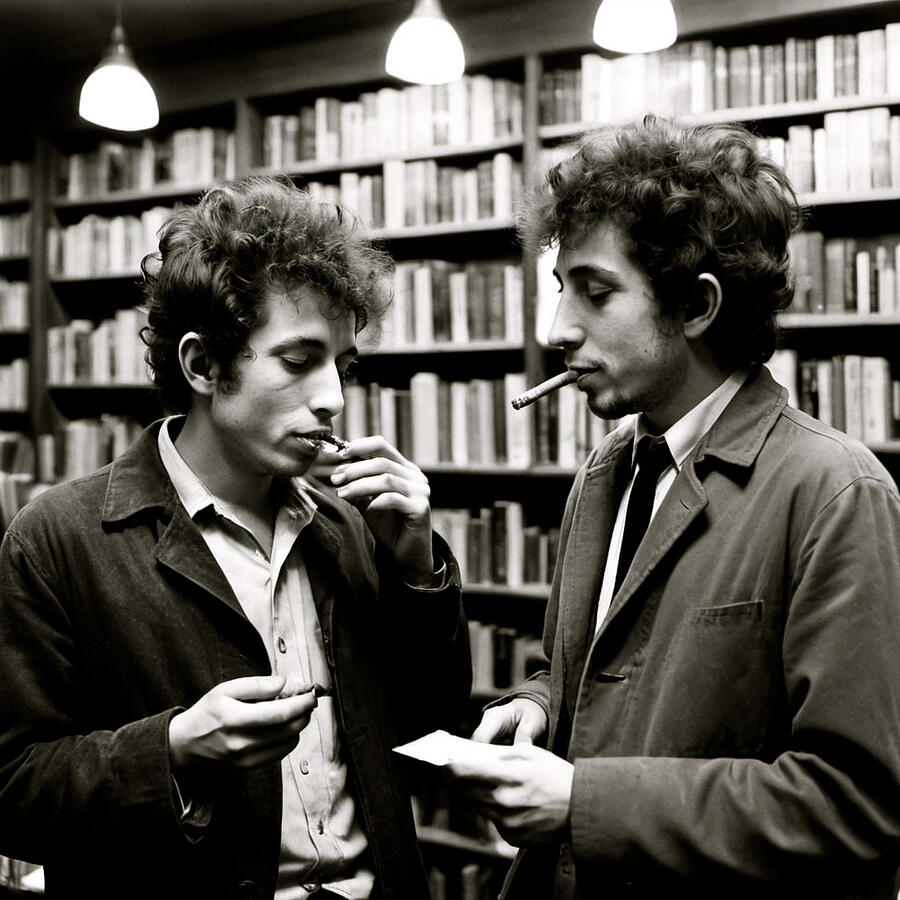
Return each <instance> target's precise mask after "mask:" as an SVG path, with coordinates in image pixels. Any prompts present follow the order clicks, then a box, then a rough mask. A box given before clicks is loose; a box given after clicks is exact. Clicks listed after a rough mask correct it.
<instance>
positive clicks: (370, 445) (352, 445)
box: [343, 434, 418, 469]
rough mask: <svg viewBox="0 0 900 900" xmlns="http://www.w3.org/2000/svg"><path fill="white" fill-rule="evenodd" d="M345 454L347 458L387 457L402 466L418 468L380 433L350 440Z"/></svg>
mask: <svg viewBox="0 0 900 900" xmlns="http://www.w3.org/2000/svg"><path fill="white" fill-rule="evenodd" d="M343 455H344V457H345V458H347V459H349V458H350V457H357V458H360V459H367V458H372V457H376V456H381V457H384V458H386V459H392V460H394V462H398V463H400V464H401V465H402V466H406V467H411V468H414V469H415V468H418V467H417V466H416V465H415V464H414V463H412V462H410V460H408V459H407V458H406V457H405V456H404V455H403V454H402V453H401V452H400V451H399V450H398V449H397V448H396V447H394V446H393V444H389V443H388V442H387V441H386V440H385V439H384V437H382V436H381V435H380V434H374V435H369V436H368V437H361V438H356V440H353V441H349V442H348V445H347V447H346V449H345V450H344V451H343Z"/></svg>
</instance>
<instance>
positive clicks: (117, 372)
mask: <svg viewBox="0 0 900 900" xmlns="http://www.w3.org/2000/svg"><path fill="white" fill-rule="evenodd" d="M146 324H147V313H146V311H145V310H144V309H142V308H140V307H128V308H125V309H118V310H116V312H115V316H114V317H113V318H112V319H103V320H101V321H100V322H99V323H97V324H95V323H94V322H93V321H91V320H90V319H72V320H71V321H70V322H69V323H68V324H66V325H52V326H50V327H49V328H48V329H47V381H48V383H49V384H50V385H52V386H56V385H73V384H90V385H108V384H120V385H143V384H148V383H149V375H148V370H147V365H146V363H145V362H144V350H145V349H146V348H145V346H144V343H143V341H142V340H141V337H140V331H141V329H142V328H143V327H144V325H146Z"/></svg>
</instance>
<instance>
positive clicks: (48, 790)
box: [0, 523, 187, 863]
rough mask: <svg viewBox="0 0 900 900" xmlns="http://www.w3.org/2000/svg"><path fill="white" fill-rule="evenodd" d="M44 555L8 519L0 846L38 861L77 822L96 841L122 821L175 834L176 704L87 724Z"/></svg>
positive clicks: (65, 615)
mask: <svg viewBox="0 0 900 900" xmlns="http://www.w3.org/2000/svg"><path fill="white" fill-rule="evenodd" d="M13 525H15V523H13ZM45 556H46V554H43V555H42V554H40V553H38V552H37V551H36V549H35V547H34V546H32V545H31V543H30V542H29V540H28V538H27V534H26V533H25V532H24V531H23V532H22V533H19V532H17V531H15V530H13V528H12V526H11V530H9V531H8V532H7V533H6V535H5V537H4V539H3V542H2V544H0V646H2V648H3V652H2V653H0V684H2V685H3V688H2V690H0V852H2V853H3V854H4V855H8V856H12V857H15V858H18V859H23V860H27V861H31V862H37V863H43V862H45V860H46V858H48V857H53V856H58V855H59V854H60V853H64V852H65V850H66V848H67V846H68V845H71V844H73V843H77V842H78V841H77V840H76V838H77V839H84V838H85V835H84V834H83V832H84V830H85V829H88V830H92V831H93V832H95V833H94V834H93V837H95V838H98V839H100V840H102V839H103V834H104V833H106V834H108V835H111V834H115V833H116V830H117V829H119V828H122V827H123V826H126V827H127V828H129V829H133V828H135V827H138V828H140V827H141V826H152V828H153V829H154V830H155V831H156V832H157V833H159V834H163V835H165V834H168V835H169V836H170V837H171V839H173V840H175V841H178V842H179V843H181V842H182V841H185V840H187V839H186V838H185V837H184V836H183V835H182V832H181V828H180V826H179V824H178V815H177V812H176V809H175V805H174V797H173V791H172V787H171V774H170V769H169V760H168V744H167V735H168V723H169V719H170V718H171V716H172V715H173V714H174V712H175V711H174V710H171V711H167V712H163V713H160V714H158V715H154V716H151V717H149V718H146V719H142V720H140V721H137V722H134V723H132V724H128V725H126V726H124V727H121V728H119V729H117V730H103V729H102V728H98V729H97V730H92V729H91V727H90V724H89V723H87V722H86V721H85V715H84V710H83V709H82V706H83V705H84V703H83V697H82V688H83V685H81V683H80V681H79V677H80V676H79V665H80V664H79V653H80V652H82V651H81V650H80V649H79V648H78V647H77V646H76V644H75V641H74V639H73V632H74V629H73V623H72V622H71V619H70V615H71V614H70V612H69V610H68V609H67V608H66V605H65V603H64V597H63V594H64V591H62V590H60V588H59V586H58V585H57V584H56V583H55V582H56V579H55V577H54V574H53V572H52V569H51V567H50V565H48V564H46V563H44V562H43V560H44V558H45Z"/></svg>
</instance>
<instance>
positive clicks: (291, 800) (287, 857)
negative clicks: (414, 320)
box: [159, 417, 374, 900]
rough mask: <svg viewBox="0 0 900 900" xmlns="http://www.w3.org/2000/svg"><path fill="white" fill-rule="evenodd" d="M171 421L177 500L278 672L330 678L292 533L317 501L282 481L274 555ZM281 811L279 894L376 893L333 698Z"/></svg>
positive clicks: (326, 701)
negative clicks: (216, 487) (205, 479)
mask: <svg viewBox="0 0 900 900" xmlns="http://www.w3.org/2000/svg"><path fill="white" fill-rule="evenodd" d="M173 418H176V417H171V418H169V419H167V420H166V421H165V423H164V424H163V427H162V428H161V429H160V431H159V452H160V457H161V458H162V462H163V465H164V467H165V469H166V471H167V472H168V474H169V477H170V478H171V479H172V484H173V485H174V487H175V491H176V492H177V494H178V497H179V499H180V500H181V502H182V504H183V505H184V507H185V509H186V510H187V512H188V515H190V516H191V518H192V519H193V521H194V523H195V524H196V525H197V527H198V528H199V530H200V533H201V534H202V535H203V539H204V540H205V541H206V544H207V546H208V547H209V549H210V551H211V552H212V554H213V556H214V557H215V559H216V562H217V563H218V564H219V566H220V568H221V569H222V571H223V572H224V574H225V577H226V578H227V579H228V583H229V584H230V585H231V588H232V590H233V591H234V594H235V596H236V597H237V599H238V602H239V603H240V605H241V608H242V609H243V611H244V614H245V615H246V616H247V618H248V619H249V620H250V622H251V623H252V624H253V626H254V628H256V630H257V631H258V632H259V634H260V636H261V637H262V639H263V643H264V644H265V647H266V651H267V653H268V655H269V662H270V663H271V666H272V671H273V672H274V673H276V674H278V675H284V676H286V677H290V678H295V679H297V680H298V681H301V682H305V683H311V682H317V683H319V684H321V685H324V686H329V685H330V684H331V676H330V674H329V671H328V666H327V663H326V661H325V651H324V646H323V643H322V631H321V627H320V624H319V618H318V614H317V612H316V607H315V603H314V600H313V596H312V589H311V587H310V584H309V579H308V576H307V572H306V566H305V565H304V562H303V557H302V555H301V553H300V550H299V548H298V547H297V546H296V539H297V536H298V535H299V534H300V532H301V531H302V530H303V528H305V527H306V526H307V525H308V524H309V523H310V522H311V521H312V518H313V515H314V513H315V503H314V501H313V500H312V498H311V497H310V496H309V494H308V493H307V491H306V488H305V484H304V482H303V480H302V479H300V478H297V479H293V480H291V481H290V482H285V484H284V498H283V501H282V503H281V505H280V506H279V509H278V513H277V516H276V520H275V532H274V539H273V542H272V551H271V556H268V555H267V554H266V552H265V550H264V549H263V548H262V547H260V545H259V544H258V543H257V541H256V539H255V538H254V536H253V533H252V531H251V530H250V529H248V528H246V527H245V526H244V525H242V524H241V520H240V514H239V513H238V512H236V511H235V510H232V509H229V508H228V506H227V504H225V503H224V502H223V501H222V500H220V499H219V498H217V497H214V496H213V495H212V494H211V493H210V492H209V491H208V490H207V489H206V487H205V486H204V485H203V483H202V482H201V481H200V480H199V479H198V478H197V476H196V475H195V474H194V473H193V471H192V470H191V469H190V467H189V466H188V465H187V463H185V461H184V460H183V459H182V458H181V456H180V454H179V453H178V450H177V449H176V448H175V445H174V443H173V441H172V438H171V436H170V435H169V424H170V422H171V421H172V419H173ZM281 775H282V795H283V812H282V827H281V858H280V863H279V874H278V886H277V889H276V893H275V897H276V900H306V898H307V897H310V896H311V895H313V894H314V893H315V891H317V890H318V889H319V887H320V886H321V887H323V888H327V889H328V890H330V891H333V892H334V893H336V894H338V895H339V896H341V897H347V898H349V900H363V898H368V897H369V896H370V894H371V892H372V885H373V882H374V876H373V874H372V873H371V872H370V871H369V870H368V869H366V868H365V866H363V865H361V864H360V862H359V860H361V858H362V857H363V854H364V853H365V851H366V848H367V841H366V837H365V834H364V833H363V831H362V829H361V828H360V826H359V824H358V822H357V819H356V810H355V803H354V800H353V797H352V796H351V794H350V793H349V791H348V790H347V767H346V764H345V763H344V761H343V755H342V752H341V746H340V738H339V734H338V728H337V711H336V710H335V708H334V698H333V697H332V696H325V697H320V698H319V701H318V705H317V706H316V708H315V709H314V710H313V712H312V717H311V718H310V722H309V725H307V726H306V728H304V729H303V731H301V732H300V741H299V743H298V745H297V747H296V748H295V749H294V750H293V751H292V752H291V753H289V754H288V755H287V756H286V757H285V758H284V759H283V760H282V761H281Z"/></svg>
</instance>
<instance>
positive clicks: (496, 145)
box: [251, 136, 522, 178]
mask: <svg viewBox="0 0 900 900" xmlns="http://www.w3.org/2000/svg"><path fill="white" fill-rule="evenodd" d="M521 146H522V138H521V136H518V137H506V138H498V139H497V140H494V141H487V142H485V143H482V144H442V145H440V146H437V147H421V148H418V149H416V150H410V151H409V152H407V153H392V154H388V155H386V156H369V157H359V158H356V159H335V160H316V159H311V160H299V161H297V162H290V163H287V164H286V165H284V166H281V167H277V168H276V167H272V166H254V167H253V168H252V169H251V171H252V172H253V173H254V174H256V175H281V174H284V175H290V176H291V177H292V178H308V177H309V176H311V175H330V174H339V173H341V172H355V171H358V170H360V169H377V168H380V167H381V166H383V165H384V164H385V163H386V162H393V161H395V160H399V161H400V162H415V161H416V160H423V159H448V158H458V157H466V156H487V155H490V154H492V153H502V152H504V151H508V150H516V149H519V148H520V147H521Z"/></svg>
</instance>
